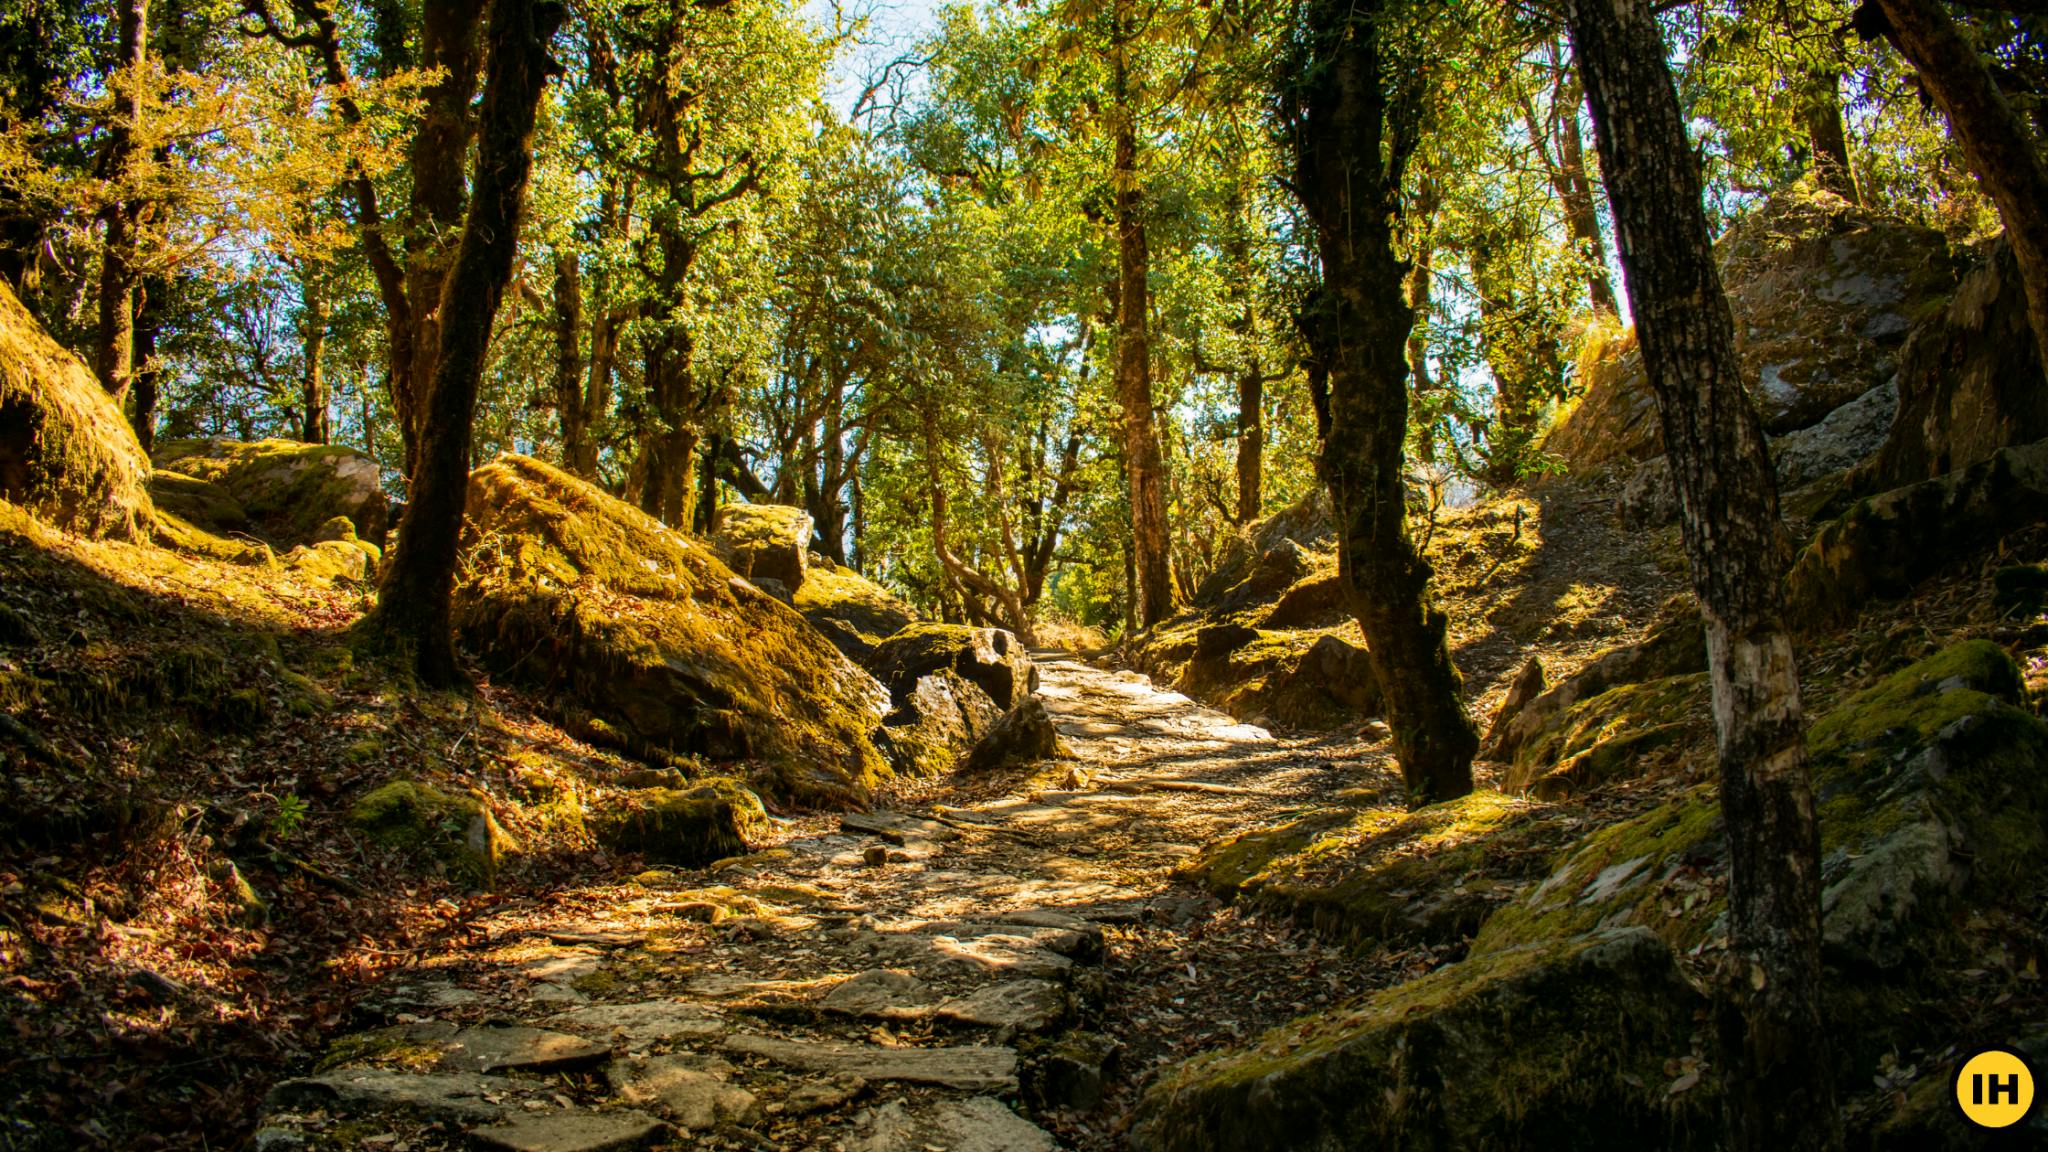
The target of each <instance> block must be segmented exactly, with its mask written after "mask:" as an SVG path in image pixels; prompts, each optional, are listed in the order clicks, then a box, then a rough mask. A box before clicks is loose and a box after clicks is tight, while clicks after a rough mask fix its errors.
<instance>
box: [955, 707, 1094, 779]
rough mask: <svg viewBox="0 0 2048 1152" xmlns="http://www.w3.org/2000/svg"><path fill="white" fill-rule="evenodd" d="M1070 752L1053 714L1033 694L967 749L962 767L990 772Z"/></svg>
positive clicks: (1065, 754)
mask: <svg viewBox="0 0 2048 1152" xmlns="http://www.w3.org/2000/svg"><path fill="white" fill-rule="evenodd" d="M1069 754H1070V753H1069V752H1068V751H1067V746H1066V742H1065V741H1063V740H1061V739H1060V732H1059V729H1058V728H1057V727H1055V726H1054V724H1053V722H1052V715H1051V714H1050V713H1048V712H1047V711H1046V710H1045V705H1044V704H1043V703H1041V702H1040V701H1039V699H1038V697H1036V696H1031V697H1027V698H1026V699H1025V700H1024V702H1023V703H1021V704H1019V705H1017V706H1016V707H1015V708H1012V709H1010V710H1009V711H1008V712H1007V713H1005V714H1004V715H1003V718H1002V719H1000V720H998V721H996V723H995V725H994V727H992V728H990V729H989V731H988V734H987V735H985V736H983V737H982V738H981V739H980V740H979V741H978V742H976V744H975V745H974V747H973V748H971V749H969V750H968V753H967V755H966V757H965V758H963V759H962V760H961V762H960V766H961V767H962V768H963V769H964V770H966V771H968V772H988V771H993V770H995V769H997V768H1011V767H1016V766H1019V765H1023V764H1035V763H1037V762H1038V761H1041V760H1052V759H1057V758H1059V757H1062V756H1067V755H1069Z"/></svg>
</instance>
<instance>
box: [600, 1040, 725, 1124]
mask: <svg viewBox="0 0 2048 1152" xmlns="http://www.w3.org/2000/svg"><path fill="white" fill-rule="evenodd" d="M607 1074H608V1075H609V1077H610V1078H611V1084H612V1091H614V1092H617V1093H618V1095H619V1099H620V1100H623V1101H625V1102H626V1103H628V1104H632V1105H635V1106H636V1107H641V1108H652V1109H654V1110H655V1111H657V1112H659V1113H661V1114H662V1115H664V1116H667V1117H668V1118H669V1119H670V1120H672V1121H674V1122H675V1125H676V1127H678V1128H683V1129H687V1130H689V1131H692V1132H701V1131H703V1130H705V1129H707V1128H713V1127H716V1126H717V1125H719V1124H721V1123H725V1124H737V1125H740V1126H741V1127H753V1126H755V1125H757V1124H759V1123H760V1122H761V1121H762V1119H763V1113H762V1110H761V1103H760V1101H759V1100H757V1099H755V1097H754V1094H753V1093H752V1092H749V1091H747V1090H746V1089H744V1088H741V1087H738V1086H736V1085H733V1084H729V1083H727V1077H729V1076H730V1075H731V1074H732V1065H730V1064H728V1063H726V1062H725V1061H723V1060H720V1059H718V1058H717V1057H715V1056H708V1057H707V1056H652V1057H648V1058H646V1059H640V1060H620V1061H617V1062H615V1063H614V1064H613V1065H612V1066H611V1068H610V1069H608V1070H607Z"/></svg>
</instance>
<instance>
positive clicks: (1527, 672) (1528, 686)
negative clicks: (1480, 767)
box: [1485, 656, 1544, 760]
mask: <svg viewBox="0 0 2048 1152" xmlns="http://www.w3.org/2000/svg"><path fill="white" fill-rule="evenodd" d="M1543 686H1544V680H1543V661H1542V659H1541V658H1539V657H1536V656H1531V657H1529V659H1527V660H1525V661H1523V663H1522V670H1521V671H1519V672H1517V673H1515V678H1514V680H1513V681H1511V682H1510V683H1509V684H1508V694H1507V695H1506V696H1505V697H1503V698H1502V699H1501V702H1500V711H1498V712H1495V713H1494V714H1493V723H1492V724H1490V725H1488V726H1487V729H1486V743H1485V749H1486V751H1485V756H1486V758H1487V759H1489V760H1492V759H1497V758H1498V757H1499V752H1498V751H1497V749H1498V748H1499V746H1500V743H1501V738H1502V737H1503V736H1505V735H1507V729H1508V725H1509V724H1511V723H1513V722H1514V719H1515V717H1517V716H1519V715H1521V714H1522V709H1524V708H1527V707H1528V706H1529V702H1530V701H1532V700H1534V699H1536V698H1537V697H1538V696H1541V695H1543Z"/></svg>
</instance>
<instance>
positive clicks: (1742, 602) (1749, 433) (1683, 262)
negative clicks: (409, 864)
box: [1567, 0, 1841, 1152]
mask: <svg viewBox="0 0 2048 1152" xmlns="http://www.w3.org/2000/svg"><path fill="white" fill-rule="evenodd" d="M1567 12H1568V20H1569V23H1570V25H1571V32H1572V41H1573V44H1574V46H1575V47H1576V49H1577V51H1578V55H1579V60H1580V65H1581V67H1582V68H1583V70H1584V74H1585V78H1586V89H1587V92H1588V94H1589V95H1590V96H1591V99H1592V104H1593V120H1594V127H1595V130H1596V133H1597V139H1598V142H1599V147H1600V161H1601V167H1602V170H1603V171H1604V172H1605V174H1606V179H1607V196H1608V202H1609V203H1610V204H1611V205H1613V208H1614V216H1615V221H1616V223H1617V225H1618V230H1619V233H1620V239H1621V263H1622V270H1623V272H1624V274H1625V275H1626V277H1627V281H1628V293H1629V302H1630V304H1631V306H1632V308H1633V310H1634V313H1635V320H1636V332H1637V335H1638V338H1639V339H1640V341H1641V346H1642V351H1643V363H1644V366H1645V368H1646V369H1647V371H1648V374H1649V378H1650V384H1651V387H1652V389H1653V391H1654V392H1655V394H1656V397H1657V407H1658V411H1659V413H1660V414H1661V416H1662V420H1663V429H1664V446H1665V450H1666V451H1667V452H1668V453H1669V455H1670V457H1671V470H1672V476H1673V478H1674V479H1675V480H1676V482H1677V487H1678V493H1679V499H1680V505H1681V508H1682V510H1683V520H1682V526H1683V532H1684V536H1685V547H1686V553H1687V556H1688V558H1689V559H1690V561H1691V567H1692V579H1693V588H1694V590H1695V591H1696V592H1697V593H1698V595H1699V599H1700V604H1701V608H1702V610H1703V612H1704V614H1705V617H1706V628H1707V657H1708V665H1709V671H1710V676H1711V679H1712V682H1713V709H1714V728H1715V736H1716V740H1717V743H1718V746H1719V751H1720V757H1719V758H1720V782H1721V811H1722V815H1723V819H1724V821H1725V823H1726V825H1727V829H1728V847H1729V891H1728V903H1729V913H1730V915H1729V921H1730V930H1729V953H1728V956H1729V963H1728V969H1727V971H1726V972H1725V974H1724V975H1725V979H1724V987H1723V992H1724V997H1723V999H1722V1001H1721V1004H1722V1008H1721V1020H1720V1025H1721V1027H1720V1031H1721V1037H1722V1043H1723V1057H1722V1059H1723V1065H1722V1066H1723V1070H1724V1074H1725V1076H1726V1078H1727V1080H1726V1083H1727V1104H1726V1118H1727V1122H1728V1146H1729V1147H1731V1148H1734V1149H1739V1150H1750V1149H1766V1148H1768V1149H1786V1150H1794V1152H1797V1150H1804V1149H1829V1148H1835V1147H1839V1146H1840V1144H1841V1128H1840V1123H1839V1120H1838V1118H1837V1116H1836V1112H1835V1095H1834V1081H1833V1072H1834V1065H1833V1062H1832V1061H1831V1060H1830V1059H1829V1053H1828V1040H1827V1033H1826V1032H1825V1031H1824V1030H1823V1029H1822V1027H1821V1014H1820V981H1821V967H1820V943H1821V921H1820V839H1819V834H1818V831H1817V827H1816V824H1815V821H1814V803H1813V791H1812V785H1811V781H1810V780H1809V778H1808V772H1807V765H1806V743H1805V736H1804V732H1803V725H1802V722H1801V715H1800V701H1799V677H1798V672H1797V668H1796V666H1795V664H1794V661H1793V653H1792V638H1791V636H1790V634H1789V633H1788V632H1787V630H1786V622H1785V619H1784V594H1783V590H1782V587H1781V577H1782V574H1783V566H1784V557H1785V545H1784V537H1783V532H1782V528H1781V526H1780V523H1779V519H1778V500H1777V490H1776V484H1775V481H1774V479H1773V477H1772V473H1771V463H1770V458H1769V455H1768V454H1767V452H1766V451H1765V445H1764V437H1763V431H1762V427H1761V425H1760V424H1759V423H1758V421H1757V417H1756V413H1755V411H1754V410H1753V409H1752V408H1751V406H1750V402H1749V397H1748V393H1747V391H1746V390H1745V389H1744V387H1743V381H1742V363H1741V360H1740V359H1739V358H1738V357H1737V356H1736V352H1735V327H1734V321H1733V320H1732V318H1731V315H1730V313H1729V310H1728V300H1727V297H1726V295H1725V294H1724V293H1723V291H1722V287H1721V278H1720V273H1719V271H1718V269H1717V268H1716V266H1715V263H1714V251H1713V244H1712V240H1711V238H1710V237H1709V235H1708V232H1707V222H1706V215H1705V213H1704V212H1703V211H1702V209H1701V207H1700V203H1701V183H1700V173H1699V166H1698V161H1697V159H1696V157H1695V155H1694V153H1693V151H1692V147H1691V145H1690V144H1689V142H1688V141H1687V139H1686V134H1685V120H1684V118H1683V116H1682V114H1681V113H1680V110H1679V105H1678V98H1677V94H1676V92H1675V90H1674V89H1673V87H1672V80H1671V73H1670V70H1669V68H1668V67H1667V65H1666V63H1665V56H1664V42H1663V38H1662V35H1661V34H1660V32H1659V29H1658V25H1657V20H1656V17H1655V15H1654V14H1653V13H1652V11H1651V8H1650V4H1649V2H1648V0H1570V3H1569V4H1568V5H1567Z"/></svg>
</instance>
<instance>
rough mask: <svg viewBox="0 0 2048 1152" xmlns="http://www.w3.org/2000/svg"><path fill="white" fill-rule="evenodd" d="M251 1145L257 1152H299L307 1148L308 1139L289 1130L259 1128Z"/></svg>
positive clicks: (252, 1136)
mask: <svg viewBox="0 0 2048 1152" xmlns="http://www.w3.org/2000/svg"><path fill="white" fill-rule="evenodd" d="M249 1145H250V1147H252V1148H254V1149H256V1152H297V1149H300V1148H304V1147H305V1146H306V1138H305V1137H304V1136H301V1135H300V1134H298V1133H297V1132H294V1131H292V1130H291V1129H289V1128H258V1129H257V1130H256V1131H255V1132H254V1133H253V1134H252V1135H251V1136H250V1137H249Z"/></svg>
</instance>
